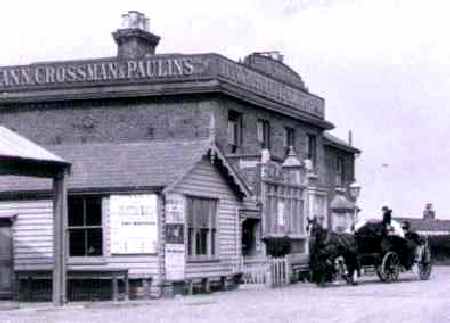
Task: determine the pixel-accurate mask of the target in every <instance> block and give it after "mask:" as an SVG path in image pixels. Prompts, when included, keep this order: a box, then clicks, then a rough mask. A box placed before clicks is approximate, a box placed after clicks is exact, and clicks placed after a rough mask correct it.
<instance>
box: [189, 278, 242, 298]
mask: <svg viewBox="0 0 450 323" xmlns="http://www.w3.org/2000/svg"><path fill="white" fill-rule="evenodd" d="M235 280H236V278H235V275H233V276H211V277H198V278H190V279H186V280H185V285H186V288H187V294H188V295H192V294H194V290H196V289H199V290H200V291H201V292H203V293H210V292H211V291H212V289H213V288H214V289H217V290H230V289H231V288H232V286H234V285H235Z"/></svg>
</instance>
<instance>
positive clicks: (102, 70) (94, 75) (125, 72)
mask: <svg viewBox="0 0 450 323" xmlns="http://www.w3.org/2000/svg"><path fill="white" fill-rule="evenodd" d="M194 66H195V65H194V63H193V61H192V60H191V59H189V58H178V59H175V58H174V59H171V58H167V59H149V60H129V61H108V62H101V61H99V62H84V63H67V64H46V65H28V66H19V67H4V68H0V88H10V87H21V86H35V85H53V84H66V83H77V82H87V81H116V80H139V79H152V78H168V77H176V76H188V75H192V74H193V73H194V72H195V67H194Z"/></svg>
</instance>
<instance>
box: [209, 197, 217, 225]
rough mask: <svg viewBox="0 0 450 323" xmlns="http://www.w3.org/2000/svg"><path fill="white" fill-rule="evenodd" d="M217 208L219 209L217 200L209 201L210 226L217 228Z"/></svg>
mask: <svg viewBox="0 0 450 323" xmlns="http://www.w3.org/2000/svg"><path fill="white" fill-rule="evenodd" d="M216 210H217V202H216V201H213V200H212V201H209V217H210V222H209V227H210V228H215V227H216Z"/></svg>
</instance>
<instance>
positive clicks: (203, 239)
mask: <svg viewBox="0 0 450 323" xmlns="http://www.w3.org/2000/svg"><path fill="white" fill-rule="evenodd" d="M208 232H209V229H200V255H207V254H208Z"/></svg>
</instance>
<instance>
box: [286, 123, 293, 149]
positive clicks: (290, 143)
mask: <svg viewBox="0 0 450 323" xmlns="http://www.w3.org/2000/svg"><path fill="white" fill-rule="evenodd" d="M291 146H292V147H295V128H292V127H284V147H285V148H289V147H291Z"/></svg>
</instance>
